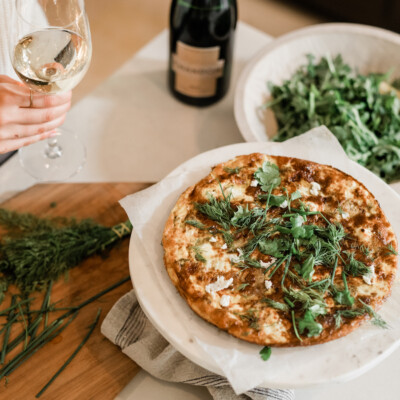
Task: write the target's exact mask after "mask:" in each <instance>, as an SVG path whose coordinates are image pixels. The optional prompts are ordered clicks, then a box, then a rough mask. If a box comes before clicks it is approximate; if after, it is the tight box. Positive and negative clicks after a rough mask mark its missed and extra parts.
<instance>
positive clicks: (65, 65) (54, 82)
mask: <svg viewBox="0 0 400 400" xmlns="http://www.w3.org/2000/svg"><path fill="white" fill-rule="evenodd" d="M15 6H16V10H15V11H16V12H15V13H14V14H15V15H14V21H13V22H14V23H13V24H12V25H13V32H12V34H11V36H10V40H11V43H10V44H11V45H10V46H9V47H10V56H11V62H12V65H13V67H14V70H15V72H16V73H17V75H18V76H19V78H20V79H21V80H22V82H24V83H25V85H26V86H28V87H29V88H30V89H31V91H34V92H39V93H44V94H55V93H61V92H66V91H69V90H71V89H73V88H74V87H75V86H76V85H77V84H78V83H79V82H80V81H81V80H82V78H83V76H84V75H85V73H86V71H87V70H88V68H89V64H90V60H91V55H92V44H91V37H90V29H89V22H88V18H87V15H86V12H85V4H84V0H16V2H15ZM31 93H32V92H31ZM31 100H32V97H31ZM57 131H58V134H57V136H55V137H52V138H50V139H47V140H45V141H41V142H37V143H34V144H31V145H29V146H27V147H23V148H21V149H20V150H19V157H20V162H21V164H22V166H23V167H24V169H25V170H26V171H27V172H28V173H29V174H30V175H32V176H33V177H34V178H36V179H37V180H40V181H63V180H65V179H67V178H70V177H71V176H73V175H74V174H75V173H77V172H78V171H79V170H80V169H81V168H82V167H83V165H84V163H85V160H86V150H85V147H84V145H83V144H82V142H81V141H80V140H79V138H78V137H77V136H76V135H74V134H72V133H71V132H66V131H65V130H64V131H63V130H60V129H58V130H57Z"/></svg>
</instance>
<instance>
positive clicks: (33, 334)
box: [0, 276, 130, 396]
mask: <svg viewBox="0 0 400 400" xmlns="http://www.w3.org/2000/svg"><path fill="white" fill-rule="evenodd" d="M129 280H130V277H129V276H127V277H125V278H123V279H121V280H120V281H118V282H116V283H114V284H113V285H111V286H109V287H108V288H106V289H104V290H102V291H100V292H99V293H97V294H95V295H94V296H92V297H90V298H89V299H87V300H85V301H83V302H82V303H80V304H78V305H77V306H73V307H63V308H62V307H60V308H54V307H52V305H51V304H50V296H51V290H52V282H50V283H49V285H48V287H47V290H46V294H45V296H44V299H43V302H42V305H41V308H40V309H39V310H30V311H29V313H31V314H33V313H37V314H38V316H37V317H36V318H35V319H34V320H33V321H32V322H31V324H27V321H26V318H25V316H24V310H23V309H22V305H23V304H29V303H30V301H31V300H33V299H30V301H28V300H29V299H24V300H21V301H18V298H17V297H18V296H17V295H13V296H12V299H11V305H10V307H9V308H8V310H9V313H8V316H7V323H6V324H5V326H4V327H3V328H2V331H4V336H3V346H2V349H1V353H0V364H4V361H5V357H6V355H7V354H8V353H9V352H10V351H12V350H13V349H15V348H16V347H17V346H18V345H19V344H20V343H22V342H24V348H23V350H22V351H21V352H20V353H18V354H17V355H16V356H14V358H12V359H11V360H9V361H8V363H7V364H6V365H5V366H4V367H2V368H0V380H1V379H2V378H4V377H6V376H8V375H10V374H11V373H12V372H13V371H14V370H15V369H16V368H18V367H19V366H20V365H21V364H23V363H24V362H25V361H27V360H28V359H29V358H30V357H31V356H32V355H34V354H35V353H36V352H37V351H38V350H39V349H41V348H42V347H43V346H44V345H46V344H47V343H49V342H50V341H51V340H53V339H54V338H55V337H57V336H58V335H59V334H60V333H61V332H62V331H63V330H64V329H66V327H67V326H68V325H69V324H70V323H71V322H72V321H73V320H74V319H75V318H76V317H77V315H78V313H79V310H81V309H82V308H83V307H85V306H87V305H88V304H90V303H92V302H94V301H95V300H97V299H99V298H100V297H102V296H104V295H105V294H107V293H109V292H111V291H112V290H114V289H116V288H117V287H119V286H121V285H122V284H124V283H125V282H127V281H129ZM16 310H18V312H17V311H16ZM61 310H64V311H65V313H63V314H62V315H61V316H59V317H58V318H57V319H55V320H54V321H52V322H51V323H46V316H47V315H48V313H50V312H53V311H61ZM25 315H26V314H25ZM18 316H20V317H21V320H18ZM99 316H100V310H99V311H98V313H97V316H96V319H95V321H94V322H93V324H92V325H91V326H90V327H89V333H88V335H87V336H85V339H84V340H83V341H82V343H81V344H80V345H79V346H78V348H77V349H76V350H75V352H74V353H73V354H72V355H71V357H70V358H69V359H68V360H67V362H66V364H64V366H63V367H62V368H61V369H60V370H59V371H57V373H56V375H54V376H53V378H52V379H51V380H50V381H49V382H48V384H46V386H45V387H44V388H43V389H42V391H41V392H39V393H38V395H39V396H40V395H41V394H42V393H43V392H44V390H46V389H47V388H48V386H49V385H50V384H51V383H52V382H53V381H54V379H55V378H56V377H57V376H58V375H59V374H60V373H61V372H62V370H63V369H65V367H66V366H67V365H68V363H69V362H71V360H72V358H73V357H75V355H76V354H77V353H78V351H79V350H80V349H81V348H82V346H83V345H84V344H85V343H86V341H87V340H88V338H89V336H90V334H91V333H92V332H93V330H94V328H95V326H96V324H97V322H98V319H99ZM43 320H44V327H43V330H42V331H41V332H40V333H39V334H38V333H37V332H38V329H39V326H40V323H41V322H42V321H43ZM15 322H22V323H23V325H24V330H23V332H21V333H20V334H19V335H18V336H16V337H15V338H14V339H13V340H12V341H9V337H10V332H11V328H12V326H13V324H14V323H15ZM28 337H29V341H28V340H27V339H28ZM38 395H37V396H38Z"/></svg>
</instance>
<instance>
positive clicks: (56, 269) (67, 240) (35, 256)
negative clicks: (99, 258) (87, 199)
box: [0, 210, 132, 297]
mask: <svg viewBox="0 0 400 400" xmlns="http://www.w3.org/2000/svg"><path fill="white" fill-rule="evenodd" d="M2 215H3V219H2V223H3V225H4V226H5V227H6V228H8V229H9V230H8V234H7V235H5V236H3V238H2V240H1V242H0V276H1V278H0V282H1V283H0V293H1V291H2V288H3V287H7V286H8V284H14V285H16V286H17V287H18V288H19V290H20V291H21V293H22V294H23V295H24V296H26V295H29V293H31V292H34V291H36V290H43V289H45V288H46V287H47V283H48V282H49V281H51V280H53V281H56V280H57V279H58V278H59V277H61V276H64V275H65V274H66V273H67V272H68V270H69V269H71V268H72V267H75V266H76V265H77V264H79V263H80V262H81V261H83V260H84V259H85V258H87V257H89V256H91V255H94V254H96V253H100V252H104V251H105V250H106V249H108V248H109V247H111V246H112V245H114V244H115V243H117V242H118V241H119V240H120V239H122V238H124V237H126V236H128V235H129V234H130V233H131V231H132V225H131V223H130V222H129V221H126V222H125V223H121V224H118V225H115V226H113V227H111V228H108V227H105V226H102V225H99V224H97V223H95V222H94V221H92V220H82V221H76V220H74V219H54V220H53V219H40V218H38V217H35V216H33V215H31V214H22V215H19V214H14V213H11V214H10V213H8V212H4V210H3V212H2ZM10 216H15V217H16V220H15V221H14V222H13V221H10V220H9V217H10ZM5 217H7V218H5ZM10 232H11V234H10ZM0 297H1V296H0Z"/></svg>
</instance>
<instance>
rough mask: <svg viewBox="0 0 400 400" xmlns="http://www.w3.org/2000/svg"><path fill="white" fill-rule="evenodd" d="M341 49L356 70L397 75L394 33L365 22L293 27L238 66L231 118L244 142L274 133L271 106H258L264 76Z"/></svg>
mask: <svg viewBox="0 0 400 400" xmlns="http://www.w3.org/2000/svg"><path fill="white" fill-rule="evenodd" d="M307 54H313V55H315V56H316V58H317V60H318V59H319V58H320V57H322V56H325V55H327V54H330V55H331V56H335V55H337V54H341V55H342V57H343V60H344V62H346V63H347V64H350V66H351V67H353V68H356V69H357V70H358V71H359V72H360V73H363V74H366V73H369V72H387V71H389V70H392V71H393V73H392V75H391V77H392V78H398V77H399V76H400V35H398V34H396V33H393V32H390V31H387V30H384V29H380V28H374V27H371V26H366V25H357V24H341V23H340V24H338V23H333V24H321V25H314V26H311V27H308V28H304V29H299V30H297V31H293V32H291V33H289V34H287V35H284V36H281V37H280V38H278V39H276V40H274V41H272V42H271V43H269V44H268V45H267V46H266V47H264V49H262V50H261V51H260V52H259V53H258V55H256V56H255V57H254V58H253V59H252V60H251V61H250V62H249V64H248V65H247V66H246V68H245V69H244V70H243V72H242V74H241V76H240V79H239V81H238V84H237V86H236V92H235V118H236V122H237V124H238V126H239V129H240V132H241V133H242V136H243V137H244V139H245V140H246V141H248V142H254V141H256V142H261V141H265V140H269V139H270V138H271V137H272V136H273V135H274V134H275V133H276V122H275V119H274V116H273V113H272V111H270V112H267V113H264V112H261V110H260V106H261V105H262V104H263V103H264V102H265V100H266V99H267V98H268V97H269V91H268V87H267V82H268V81H271V82H273V83H274V84H281V83H282V82H283V81H284V80H286V79H289V78H290V77H291V76H292V74H293V73H294V72H295V71H296V70H297V69H298V68H299V67H300V66H301V65H304V64H305V63H306V62H307V59H306V55H307Z"/></svg>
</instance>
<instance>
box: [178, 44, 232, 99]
mask: <svg viewBox="0 0 400 400" xmlns="http://www.w3.org/2000/svg"><path fill="white" fill-rule="evenodd" d="M219 54H220V47H219V46H214V47H194V46H189V45H187V44H185V43H183V42H181V41H177V43H176V53H175V54H173V56H172V70H173V71H174V72H175V90H176V91H177V92H179V93H181V94H184V95H186V96H190V97H212V96H215V94H216V92H217V79H218V78H220V77H221V76H222V75H223V71H224V64H225V60H219Z"/></svg>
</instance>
